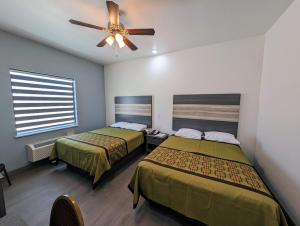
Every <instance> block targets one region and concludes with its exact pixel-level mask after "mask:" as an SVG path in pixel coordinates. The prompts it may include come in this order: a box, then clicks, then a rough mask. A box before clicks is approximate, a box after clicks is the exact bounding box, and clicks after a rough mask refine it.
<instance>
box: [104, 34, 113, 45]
mask: <svg viewBox="0 0 300 226" xmlns="http://www.w3.org/2000/svg"><path fill="white" fill-rule="evenodd" d="M105 41H106V43H107V44H108V45H110V46H112V45H113V44H114V41H115V38H114V36H112V35H111V36H109V37H107V38H106V39H105Z"/></svg>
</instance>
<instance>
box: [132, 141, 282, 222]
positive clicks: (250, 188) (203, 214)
mask: <svg viewBox="0 0 300 226" xmlns="http://www.w3.org/2000/svg"><path fill="white" fill-rule="evenodd" d="M129 189H130V190H131V191H132V192H133V195H134V200H133V205H134V207H136V206H137V205H138V201H139V197H140V196H141V195H142V196H144V197H145V198H147V199H149V200H152V201H154V202H156V203H158V204H161V205H163V206H165V207H168V208H170V209H173V210H175V211H177V212H179V213H180V214H182V215H184V216H186V217H188V218H191V219H194V220H197V221H200V222H202V223H205V224H207V225H210V226H226V225H228V226H240V225H243V226H277V225H287V223H286V219H285V217H284V214H283V212H282V210H281V208H280V206H279V205H278V203H277V202H276V201H275V200H274V197H273V196H272V194H271V193H270V191H269V190H268V188H267V187H266V186H265V184H264V183H263V181H262V180H261V178H260V177H259V175H258V174H257V173H256V171H255V169H254V167H253V166H252V165H251V163H250V162H249V161H248V160H247V158H246V156H245V155H244V153H243V152H242V150H241V148H240V147H239V146H237V145H232V144H226V143H218V142H213V141H205V140H202V141H200V140H194V139H187V138H180V137H175V136H171V137H169V138H168V139H167V140H166V141H165V142H163V143H162V144H161V145H160V146H159V147H157V148H156V149H155V150H154V151H153V152H152V153H150V154H149V155H148V156H147V157H146V158H145V159H144V160H142V161H141V162H140V163H139V164H138V166H137V168H136V171H135V173H134V175H133V177H132V180H131V182H130V184H129Z"/></svg>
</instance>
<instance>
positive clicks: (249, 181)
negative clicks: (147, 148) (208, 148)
mask: <svg viewBox="0 0 300 226" xmlns="http://www.w3.org/2000/svg"><path fill="white" fill-rule="evenodd" d="M142 161H146V162H151V163H153V164H156V165H159V166H162V167H166V168H170V169H173V170H177V171H180V172H184V173H188V174H191V175H194V176H199V177H202V178H206V179H210V180H214V181H218V182H221V183H225V184H229V185H232V186H236V187H240V188H243V189H247V190H250V191H253V192H256V193H259V194H262V195H265V196H267V197H269V198H271V199H273V196H272V195H271V194H270V192H269V191H268V189H267V188H266V186H265V185H264V183H263V181H262V180H261V179H260V177H259V176H258V174H257V173H256V171H255V169H254V168H253V167H252V166H251V165H248V164H245V163H241V162H236V161H231V160H227V159H221V158H217V157H213V156H208V155H205V154H201V153H194V152H186V151H180V150H175V149H170V148H167V147H162V146H159V147H157V148H156V149H155V150H154V151H153V152H152V153H151V154H149V155H148V156H147V157H146V158H145V159H144V160H142Z"/></svg>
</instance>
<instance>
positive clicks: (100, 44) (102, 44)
mask: <svg viewBox="0 0 300 226" xmlns="http://www.w3.org/2000/svg"><path fill="white" fill-rule="evenodd" d="M108 37H109V36H107V37H105V39H103V40H102V41H101V42H99V43H98V44H97V47H103V46H105V45H106V43H107V42H106V39H107V38H108Z"/></svg>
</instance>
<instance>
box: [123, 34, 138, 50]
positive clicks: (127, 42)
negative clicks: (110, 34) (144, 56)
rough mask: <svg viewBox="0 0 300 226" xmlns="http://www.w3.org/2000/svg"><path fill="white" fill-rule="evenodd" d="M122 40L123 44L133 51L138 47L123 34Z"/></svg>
mask: <svg viewBox="0 0 300 226" xmlns="http://www.w3.org/2000/svg"><path fill="white" fill-rule="evenodd" d="M123 40H124V42H125V44H126V45H127V46H128V47H129V48H130V49H131V50H132V51H135V50H137V49H138V47H136V45H135V44H133V43H132V42H131V41H130V40H129V39H128V38H126V37H125V36H123Z"/></svg>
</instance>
